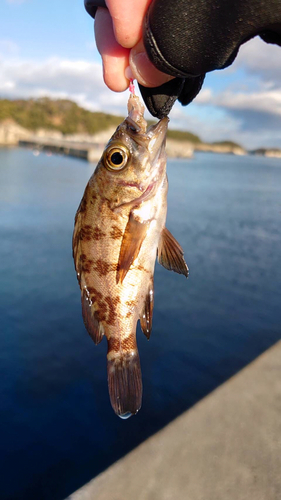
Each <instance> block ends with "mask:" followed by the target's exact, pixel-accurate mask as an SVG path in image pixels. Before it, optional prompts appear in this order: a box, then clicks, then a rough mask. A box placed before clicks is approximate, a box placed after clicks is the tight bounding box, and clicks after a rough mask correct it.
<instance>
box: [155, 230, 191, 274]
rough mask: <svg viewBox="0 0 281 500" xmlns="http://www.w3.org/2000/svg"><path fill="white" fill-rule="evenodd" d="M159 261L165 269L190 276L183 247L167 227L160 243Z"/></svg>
mask: <svg viewBox="0 0 281 500" xmlns="http://www.w3.org/2000/svg"><path fill="white" fill-rule="evenodd" d="M158 262H159V264H161V266H163V267H165V269H168V270H169V271H175V272H176V273H179V274H184V276H186V277H188V267H187V265H186V262H185V260H184V257H183V249H182V247H181V246H180V244H179V243H178V242H177V240H176V239H175V238H174V237H173V235H172V234H171V233H170V231H168V229H167V228H166V227H164V229H163V231H162V233H161V237H160V241H159V245H158Z"/></svg>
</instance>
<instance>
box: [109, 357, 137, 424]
mask: <svg viewBox="0 0 281 500" xmlns="http://www.w3.org/2000/svg"><path fill="white" fill-rule="evenodd" d="M107 375H108V389H109V396H110V402H111V405H112V408H113V410H114V411H115V413H116V415H118V416H119V417H121V418H124V419H125V418H129V417H130V416H131V415H135V414H136V413H137V412H138V411H139V409H140V407H141V402H142V380H141V367H140V358H139V353H138V350H137V348H136V349H134V350H131V351H125V352H124V351H119V352H116V351H112V350H109V351H108V354H107Z"/></svg>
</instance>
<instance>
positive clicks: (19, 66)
mask: <svg viewBox="0 0 281 500" xmlns="http://www.w3.org/2000/svg"><path fill="white" fill-rule="evenodd" d="M0 95H1V96H2V97H8V98H17V97H23V98H29V97H35V98H36V97H42V96H45V95H48V96H50V97H54V98H70V99H73V100H75V101H76V102H78V103H79V104H80V105H83V106H84V107H87V108H89V109H91V110H103V111H107V112H110V113H115V114H124V108H125V106H126V100H127V94H126V95H125V93H123V94H114V93H113V92H111V91H110V90H108V89H107V88H106V87H105V85H104V83H103V78H102V69H101V65H100V64H99V63H95V62H87V61H81V60H77V61H73V60H67V59H60V58H58V57H53V58H50V59H47V60H45V61H40V62H38V61H33V60H26V61H24V60H20V59H17V58H13V59H12V58H11V59H9V60H7V59H6V58H3V56H2V57H0ZM125 109H126V108H125Z"/></svg>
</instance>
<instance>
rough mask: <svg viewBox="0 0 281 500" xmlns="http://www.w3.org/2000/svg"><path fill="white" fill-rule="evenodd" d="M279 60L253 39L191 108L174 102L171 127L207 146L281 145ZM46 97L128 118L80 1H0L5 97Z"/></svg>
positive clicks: (1, 90) (0, 85) (0, 71)
mask: <svg viewBox="0 0 281 500" xmlns="http://www.w3.org/2000/svg"><path fill="white" fill-rule="evenodd" d="M280 62H281V47H277V46H275V45H269V44H266V43H264V42H263V41H261V40H260V39H259V38H258V37H256V38H254V39H253V40H251V41H250V42H248V43H247V44H245V45H243V46H242V47H241V49H240V51H239V53H238V56H237V58H236V60H235V62H234V64H232V66H230V67H229V68H227V69H225V70H220V71H214V72H212V73H209V74H208V75H207V76H206V79H205V82H204V85H203V88H202V90H201V92H200V93H199V95H198V96H197V98H196V99H195V100H194V101H193V103H191V104H190V105H188V106H185V107H183V106H181V105H180V104H179V103H176V104H175V106H174V107H173V110H172V112H171V114H170V119H171V122H170V128H174V129H180V130H189V131H191V132H193V133H195V134H197V135H199V136H200V138H201V139H202V140H204V141H206V142H214V141H220V140H233V141H235V142H238V143H239V144H241V145H242V146H244V147H246V148H247V149H253V148H257V147H277V148H281V64H280ZM42 96H49V97H52V98H69V99H72V100H74V101H75V102H77V103H78V104H79V105H81V106H83V107H85V108H87V109H90V110H93V111H97V110H98V111H105V112H109V113H112V114H118V115H121V116H123V115H125V114H126V104H127V99H128V91H127V92H122V93H114V92H112V91H110V90H109V89H108V88H107V87H106V86H105V84H104V82H103V78H102V68H101V59H100V56H99V54H98V51H97V49H96V46H95V41H94V35H93V19H91V18H90V16H89V15H88V14H87V13H86V11H85V10H84V2H83V0H45V1H43V0H0V98H11V99H16V98H30V97H33V98H36V97H42ZM148 116H149V115H148V114H147V117H148Z"/></svg>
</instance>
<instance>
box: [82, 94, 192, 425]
mask: <svg viewBox="0 0 281 500" xmlns="http://www.w3.org/2000/svg"><path fill="white" fill-rule="evenodd" d="M128 111H129V116H128V118H127V119H126V120H125V121H124V122H123V123H121V125H120V126H119V127H118V128H117V130H116V132H115V133H114V135H113V136H112V138H111V140H110V141H109V143H108V145H107V146H106V149H105V152H104V154H103V157H102V158H101V160H100V162H99V163H98V166H97V168H96V170H95V172H94V174H93V175H92V177H91V179H90V180H89V183H88V185H87V187H86V189H85V193H84V196H83V198H82V201H81V203H80V206H79V208H78V211H77V214H76V218H75V229H74V234H73V255H74V261H75V268H76V272H77V278H78V281H79V284H80V288H81V293H82V310H83V318H84V322H85V326H86V328H87V330H88V332H89V334H90V335H91V337H92V338H93V340H94V341H95V342H96V343H99V342H100V341H101V340H102V338H103V336H105V337H106V338H107V341H108V354H107V368H108V385H109V393H110V400H111V404H112V406H113V408H114V410H115V412H116V413H117V414H118V415H119V416H121V417H122V418H126V417H128V416H130V415H131V414H135V413H137V411H138V410H139V408H140V406H141V399H142V382H141V371H140V361H139V355H138V349H137V343H136V325H137V321H138V320H140V323H141V328H142V330H143V332H144V334H145V335H146V336H147V338H149V336H150V331H151V326H152V311H153V274H154V265H155V259H156V254H157V249H158V258H159V261H160V262H161V264H162V265H163V266H164V267H166V268H167V269H173V270H175V271H176V272H179V273H182V274H185V275H186V276H187V273H188V270H187V266H186V264H185V261H184V259H183V253H182V250H181V247H180V245H179V244H178V243H177V242H176V240H174V238H173V236H172V235H171V234H170V233H169V232H168V231H167V230H166V229H165V220H166V211H167V202H166V196H167V188H168V184H167V177H166V156H165V136H166V130H167V123H168V119H167V118H164V119H163V120H161V121H160V122H159V123H158V124H156V125H153V126H151V127H149V128H148V130H146V122H145V120H144V118H143V111H144V108H143V105H142V104H141V103H140V101H139V99H138V98H137V97H136V96H133V95H131V96H130V99H129V103H128Z"/></svg>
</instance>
